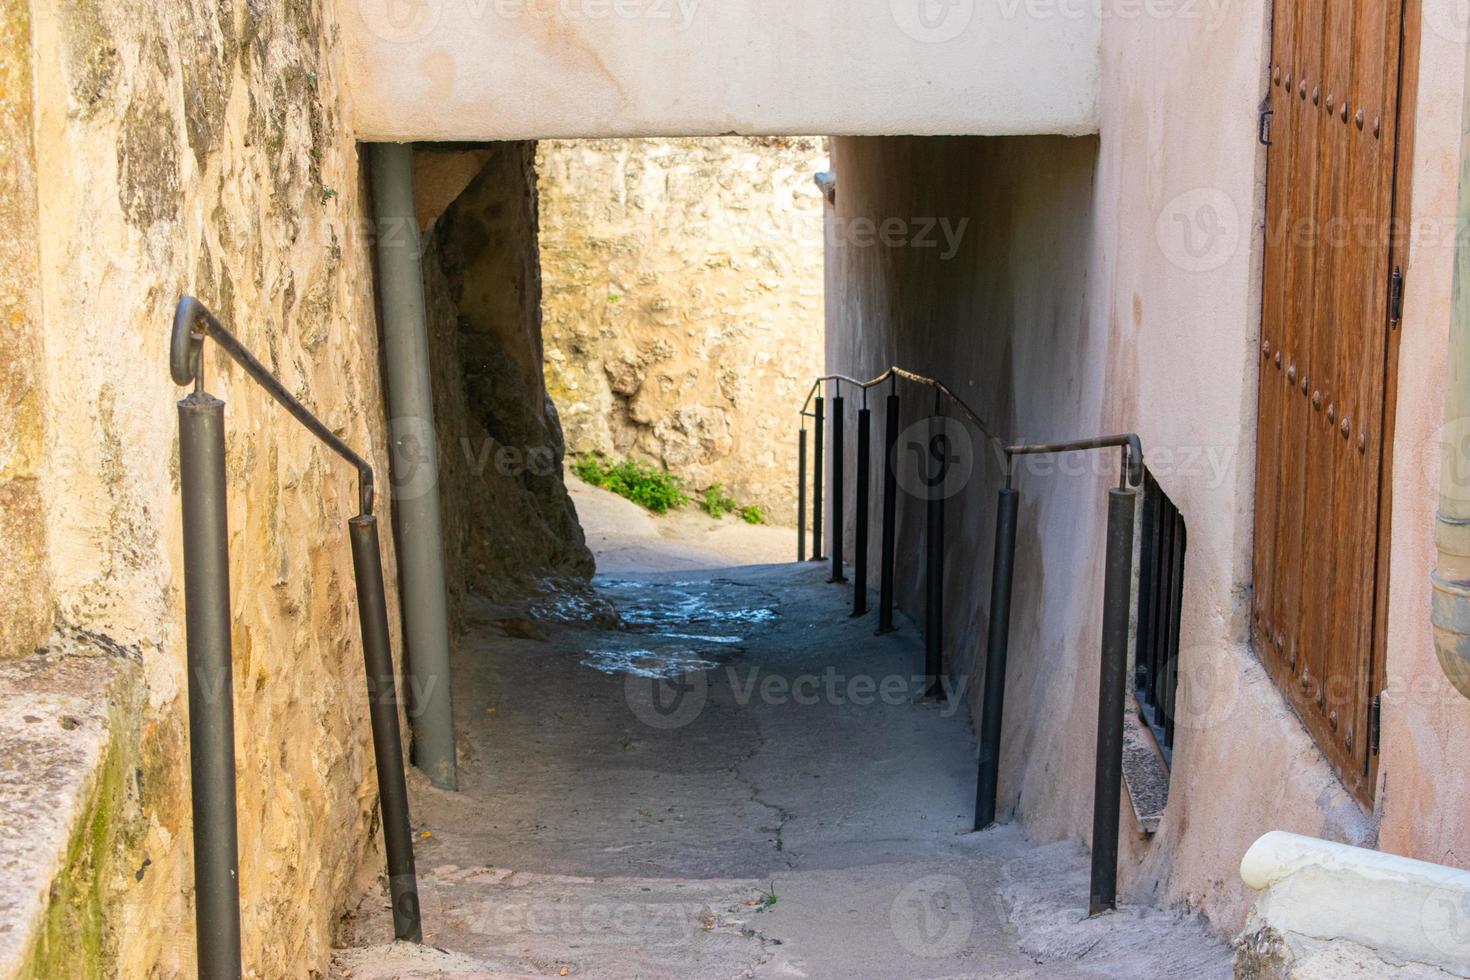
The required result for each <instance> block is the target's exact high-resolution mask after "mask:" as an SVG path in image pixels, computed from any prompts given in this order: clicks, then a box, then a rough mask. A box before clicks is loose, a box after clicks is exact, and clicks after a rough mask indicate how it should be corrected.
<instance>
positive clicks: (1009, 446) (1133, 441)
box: [801, 365, 1143, 487]
mask: <svg viewBox="0 0 1470 980" xmlns="http://www.w3.org/2000/svg"><path fill="white" fill-rule="evenodd" d="M896 378H903V379H905V380H907V381H913V382H915V383H917V384H922V385H927V386H929V387H931V388H933V389H935V390H936V391H938V392H939V393H940V394H942V395H944V396H945V397H946V398H948V399H949V400H950V401H951V402H953V403H954V405H955V407H957V408H958V409H959V410H960V412H961V413H963V414H964V416H965V417H966V418H968V419H969V420H970V422H971V423H972V424H974V426H975V427H976V428H977V429H979V430H980V431H981V432H982V433H984V434H985V435H986V436H988V437H989V438H990V439H991V440H992V441H994V442H995V443H997V444H998V445H999V447H1000V450H1001V452H1002V453H1004V454H1005V458H1006V478H1007V479H1008V480H1009V478H1010V475H1011V474H1010V464H1011V457H1013V456H1035V455H1040V454H1045V453H1065V452H1077V451H1084V450H1090V449H1110V448H1115V447H1116V448H1122V449H1123V450H1125V452H1124V459H1123V464H1124V465H1123V469H1124V472H1125V477H1124V485H1126V486H1135V487H1136V486H1140V485H1141V484H1142V483H1143V440H1141V439H1140V438H1139V437H1138V434H1137V433H1134V432H1124V433H1119V434H1117V435H1108V436H1096V437H1094V438H1090V439H1076V440H1072V441H1070V442H1047V443H1020V442H1017V443H1007V442H1006V441H1005V440H1003V439H1001V437H1000V436H998V435H996V434H995V433H994V432H993V431H992V430H991V428H990V426H989V425H987V424H986V422H985V420H984V419H983V418H981V417H980V414H979V413H978V412H976V411H975V410H974V409H973V408H971V407H970V406H969V405H968V404H967V403H966V402H965V400H964V399H963V398H961V397H960V396H959V395H957V394H955V393H954V390H953V389H952V388H950V387H949V386H948V385H946V384H945V383H944V382H943V381H940V380H938V379H937V378H931V377H928V376H927V375H923V374H917V373H915V372H913V371H908V370H905V369H904V368H901V367H898V366H897V365H895V366H893V367H890V368H888V369H887V370H886V371H884V372H883V373H882V374H880V375H878V376H877V377H875V378H870V379H869V380H867V381H859V380H858V379H857V378H852V377H849V376H848V375H845V374H824V375H822V376H821V377H819V378H817V379H816V380H815V381H813V382H812V386H811V387H810V388H809V389H807V394H806V399H805V400H804V401H803V402H802V404H801V415H802V416H803V417H806V418H812V417H814V416H813V413H812V412H811V411H809V409H810V406H811V403H812V399H813V398H815V397H816V396H817V393H818V392H819V391H820V390H821V387H822V385H823V384H824V383H826V382H828V381H834V382H837V383H838V384H839V386H840V385H841V384H842V383H843V382H846V383H847V384H850V385H852V386H853V387H855V388H858V389H861V390H862V391H867V390H868V389H869V388H875V387H877V386H878V385H880V384H882V383H883V382H885V381H891V380H893V379H896ZM839 390H840V387H839Z"/></svg>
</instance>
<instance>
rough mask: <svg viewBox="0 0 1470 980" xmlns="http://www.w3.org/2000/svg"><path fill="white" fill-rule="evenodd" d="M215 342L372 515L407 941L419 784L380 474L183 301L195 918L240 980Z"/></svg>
mask: <svg viewBox="0 0 1470 980" xmlns="http://www.w3.org/2000/svg"><path fill="white" fill-rule="evenodd" d="M206 338H207V339H210V340H213V341H214V342H215V343H216V344H217V345H218V346H219V347H220V349H222V350H223V351H225V353H227V354H229V355H230V357H231V359H233V360H234V361H235V363H236V364H238V365H239V366H240V367H241V368H243V369H244V371H245V373H246V374H248V375H249V376H250V377H251V379H253V380H254V381H255V382H256V383H257V384H259V385H260V386H261V387H262V388H264V389H265V390H266V393H267V394H269V395H270V396H271V397H272V398H273V399H275V400H276V401H277V402H279V403H280V404H281V405H282V406H283V407H284V408H285V409H286V410H287V411H288V412H290V413H291V415H292V416H293V417H294V418H295V419H296V420H297V421H298V422H300V423H301V424H302V425H303V426H305V427H306V429H307V430H308V431H309V432H311V433H312V435H314V436H316V437H317V438H318V439H319V440H321V441H322V442H323V443H324V444H326V446H327V447H328V448H330V449H331V450H332V451H333V452H335V453H336V454H337V455H339V456H341V457H342V458H343V459H345V460H346V461H347V462H349V463H351V464H352V465H353V466H354V467H355V468H356V470H357V474H358V500H359V505H360V508H361V512H360V513H359V514H357V515H356V516H354V517H352V518H350V519H349V520H348V522H347V527H348V536H349V538H350V539H351V542H352V563H353V570H354V573H355V579H356V586H357V604H358V618H359V627H360V629H361V631H362V645H363V660H364V664H365V666H366V670H367V692H368V704H369V717H370V720H371V724H372V733H373V755H374V758H375V760H376V762H377V770H378V796H379V800H380V804H381V808H382V824H383V841H384V847H385V850H386V851H387V858H388V882H389V891H390V893H391V896H392V902H393V932H394V935H395V936H396V938H398V939H405V940H409V941H412V942H421V941H422V939H423V935H422V928H421V926H420V923H419V900H418V883H417V877H416V875H415V872H414V861H413V838H412V834H411V830H410V826H409V820H408V787H407V784H406V781H405V777H404V771H403V746H402V741H401V736H400V733H399V729H398V703H399V702H398V694H397V683H396V679H395V676H394V670H393V655H392V650H391V648H390V645H389V639H388V608H387V600H386V597H385V595H384V590H383V563H382V553H381V548H380V546H379V540H378V522H377V518H376V517H374V516H373V469H372V467H371V466H370V465H369V464H368V462H367V461H366V460H365V459H363V458H362V457H361V456H360V455H358V454H357V453H356V452H354V451H353V450H352V448H351V447H349V446H348V445H347V444H346V443H345V442H343V441H342V440H341V439H339V438H338V437H337V436H336V435H335V434H334V433H333V432H332V431H331V430H330V429H329V428H327V426H326V425H325V424H323V423H322V421H321V420H320V419H318V418H317V417H316V416H315V415H313V414H312V413H311V412H310V411H309V410H308V409H307V408H306V406H304V405H302V404H301V402H299V401H297V400H296V398H294V397H293V396H292V395H291V393H290V392H289V391H287V390H286V388H285V386H283V385H282V384H281V383H280V381H278V380H277V379H276V378H275V377H274V376H273V375H272V374H271V373H270V372H269V371H268V370H266V368H265V366H264V365H262V364H261V363H260V362H259V361H258V360H256V358H255V357H254V356H253V355H252V354H251V353H250V351H248V350H247V349H246V348H245V347H244V345H242V344H241V343H240V342H239V341H238V340H237V339H236V338H235V337H234V336H232V335H231V334H230V332H229V331H228V330H226V329H225V328H224V327H223V326H222V325H221V324H220V322H219V320H218V319H217V318H216V317H215V316H214V314H213V313H211V312H210V311H209V310H208V309H207V308H206V307H205V306H204V304H203V303H200V302H199V301H198V300H197V299H195V298H193V297H192V296H185V297H183V298H182V299H180V300H179V305H178V307H177V309H176V310H175V312H174V321H173V334H172V338H171V344H170V349H169V370H170V374H171V375H172V377H173V380H174V383H175V384H178V385H180V386H184V385H190V384H192V385H193V386H194V390H193V392H192V393H191V394H189V395H188V396H187V397H185V398H184V399H183V400H181V401H180V402H179V403H178V408H179V470H180V484H181V497H182V504H183V520H184V612H185V627H186V632H187V661H188V663H187V666H188V681H189V771H190V774H191V779H192V784H191V787H190V791H191V797H192V804H193V816H194V916H195V925H196V929H197V935H196V943H197V946H198V963H199V976H200V977H205V978H211V980H213V978H227V977H233V978H238V977H239V976H240V973H241V959H240V884H239V844H238V839H237V824H236V802H235V734H234V732H235V721H234V702H233V683H234V682H233V678H232V654H231V648H230V578H229V561H230V556H229V537H228V529H227V525H226V506H225V505H226V493H227V487H226V483H225V424H224V417H225V413H224V409H225V403H224V402H223V401H221V400H219V399H218V398H216V397H214V396H213V395H211V394H209V393H208V392H207V391H206V390H205V388H204V365H203V349H204V341H205V339H206Z"/></svg>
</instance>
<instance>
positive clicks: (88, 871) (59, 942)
mask: <svg viewBox="0 0 1470 980" xmlns="http://www.w3.org/2000/svg"><path fill="white" fill-rule="evenodd" d="M128 755H129V751H128V747H127V746H125V745H124V744H121V743H120V741H119V740H118V739H114V740H113V742H112V744H111V746H110V747H109V750H108V754H107V761H106V763H105V764H104V765H103V766H102V770H101V773H100V775H99V777H98V780H97V787H96V789H95V790H94V792H93V794H92V798H91V799H90V800H89V801H88V804H87V807H86V814H87V815H86V817H85V818H84V819H83V820H82V821H81V822H80V824H79V825H78V827H77V831H76V833H75V835H74V836H73V837H72V840H71V842H70V844H68V846H67V850H66V867H65V870H64V871H63V873H62V875H61V876H60V877H59V878H58V879H57V880H56V882H55V883H54V884H53V885H52V888H51V896H50V901H49V904H48V905H47V908H46V916H45V921H44V923H43V924H42V926H41V929H40V932H39V935H38V936H37V939H36V943H35V946H34V947H33V948H32V951H31V954H30V957H29V958H28V961H27V962H26V964H25V966H24V967H23V968H22V970H21V980H32V978H34V980H54V978H56V977H74V978H77V980H92V978H101V977H111V976H116V975H117V962H116V958H117V947H118V937H117V935H116V932H115V930H116V925H115V923H114V922H113V920H112V919H111V916H110V912H111V907H112V905H113V903H114V902H115V901H116V894H115V892H114V890H113V886H114V881H115V879H116V877H117V875H118V874H120V873H121V872H122V870H123V869H125V868H126V867H128V865H129V863H130V862H129V858H130V857H131V855H132V854H133V853H134V851H135V849H136V846H137V843H138V838H139V827H138V825H137V821H136V817H135V816H134V815H132V814H130V813H129V812H128V809H129V807H130V806H131V805H132V800H131V794H130V792H129V787H128V784H129V782H130V781H131V778H132V777H131V773H132V771H133V770H132V767H131V766H130V765H129V764H128Z"/></svg>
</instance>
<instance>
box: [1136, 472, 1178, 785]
mask: <svg viewBox="0 0 1470 980" xmlns="http://www.w3.org/2000/svg"><path fill="white" fill-rule="evenodd" d="M1138 536H1139V566H1138V633H1137V639H1136V643H1135V647H1134V654H1133V693H1134V697H1135V698H1136V699H1137V701H1138V712H1139V715H1140V717H1141V718H1142V720H1143V722H1144V724H1146V725H1148V726H1149V728H1150V729H1151V730H1152V731H1153V734H1154V741H1155V743H1157V744H1158V747H1159V751H1160V753H1161V754H1162V755H1163V757H1164V765H1166V766H1167V765H1170V764H1171V763H1172V762H1173V754H1174V705H1175V695H1176V692H1177V691H1178V689H1179V618H1180V611H1181V607H1182V605H1183V601H1184V549H1185V545H1186V543H1187V534H1186V531H1185V527H1184V517H1183V515H1181V514H1180V513H1179V508H1178V507H1176V506H1174V502H1173V501H1172V500H1170V499H1169V497H1168V495H1167V494H1165V493H1164V490H1163V488H1162V487H1160V486H1159V482H1158V481H1157V480H1155V479H1154V477H1153V474H1152V473H1147V472H1146V473H1145V474H1144V479H1143V519H1142V525H1141V526H1140V528H1139V532H1138Z"/></svg>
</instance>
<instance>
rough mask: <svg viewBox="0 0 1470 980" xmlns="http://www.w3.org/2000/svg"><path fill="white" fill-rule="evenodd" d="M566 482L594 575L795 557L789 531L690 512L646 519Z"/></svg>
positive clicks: (613, 498)
mask: <svg viewBox="0 0 1470 980" xmlns="http://www.w3.org/2000/svg"><path fill="white" fill-rule="evenodd" d="M566 477H567V490H568V491H569V492H570V493H571V495H572V503H573V504H575V505H576V508H577V516H578V517H579V518H580V519H581V522H582V529H583V530H584V531H586V533H587V546H588V547H589V548H591V549H592V553H593V554H594V555H596V556H597V571H598V574H600V575H621V574H624V573H628V572H671V571H677V570H679V569H686V570H691V569H708V568H723V567H727V566H730V565H762V564H775V563H778V562H789V561H791V560H792V559H793V558H794V557H795V554H796V529H795V528H791V527H771V526H767V525H763V524H747V523H745V521H743V520H741V519H740V518H739V517H738V516H736V515H734V514H728V515H726V516H725V518H724V519H723V520H719V521H717V520H715V519H713V518H712V517H710V516H709V515H708V514H706V513H705V512H704V511H702V510H700V509H699V508H697V507H693V506H690V507H687V508H684V509H683V510H678V511H674V512H672V513H669V514H665V515H662V516H659V515H656V514H650V513H649V512H648V511H646V510H644V509H643V508H642V507H639V506H638V505H637V504H635V503H632V502H630V501H627V500H624V499H623V498H622V497H619V496H617V495H616V494H612V493H608V492H607V491H606V490H601V489H599V488H597V487H594V486H592V485H591V484H588V483H584V482H583V481H582V480H579V479H578V478H577V477H576V475H575V474H573V473H570V472H568V473H567V475H566Z"/></svg>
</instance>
